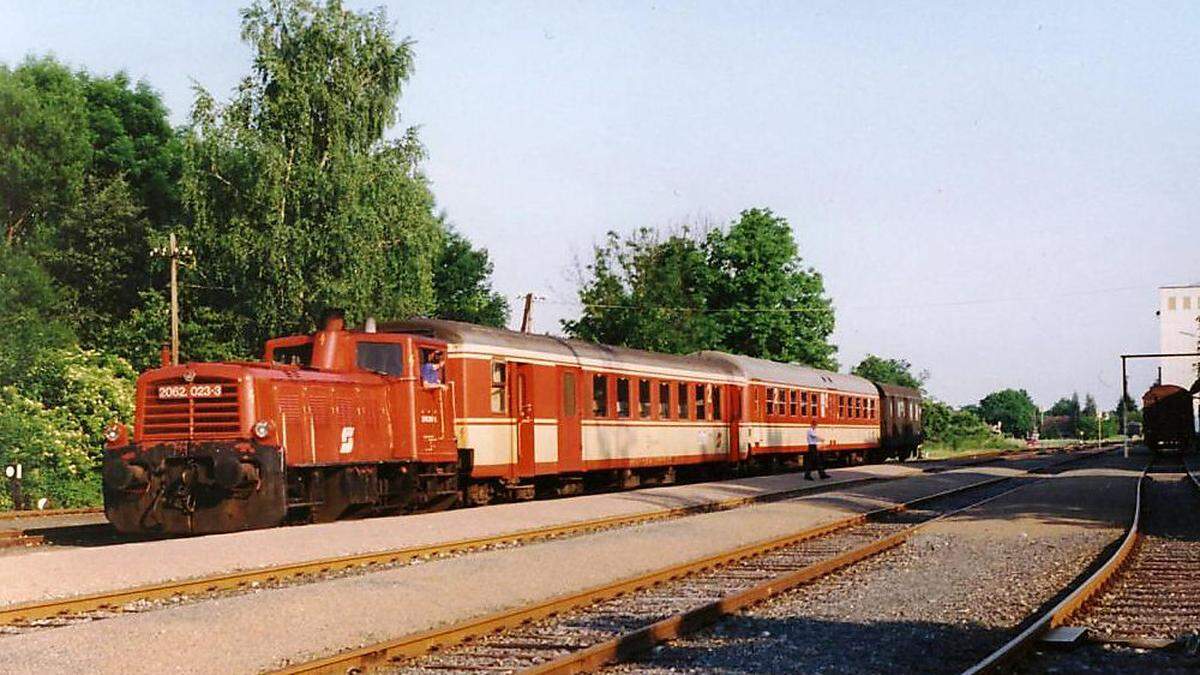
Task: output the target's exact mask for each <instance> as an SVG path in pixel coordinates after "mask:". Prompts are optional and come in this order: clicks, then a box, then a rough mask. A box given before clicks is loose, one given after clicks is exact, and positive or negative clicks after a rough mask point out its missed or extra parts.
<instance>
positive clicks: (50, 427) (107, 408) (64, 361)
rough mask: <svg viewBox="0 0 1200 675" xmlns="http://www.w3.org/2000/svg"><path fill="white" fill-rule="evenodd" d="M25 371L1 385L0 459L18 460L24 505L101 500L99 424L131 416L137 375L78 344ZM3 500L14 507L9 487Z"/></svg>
mask: <svg viewBox="0 0 1200 675" xmlns="http://www.w3.org/2000/svg"><path fill="white" fill-rule="evenodd" d="M31 361H32V362H33V363H32V366H31V367H30V369H29V372H28V376H27V377H26V378H25V379H24V380H22V381H21V382H20V383H19V384H18V385H8V386H4V387H0V464H2V465H4V466H9V465H12V464H18V463H19V464H21V466H22V469H23V472H24V478H23V481H22V485H23V488H24V491H25V498H26V502H27V503H28V504H34V503H36V501H37V500H38V499H39V498H42V497H44V498H46V499H48V500H49V503H50V506H52V507H72V506H94V505H97V504H99V503H100V477H99V472H98V471H97V469H98V468H99V463H100V457H101V452H102V448H103V447H104V429H105V427H107V426H108V425H109V424H110V423H112V422H114V421H121V422H124V423H126V424H129V423H132V421H133V397H134V381H135V374H134V372H133V368H132V367H131V366H130V365H129V363H127V362H126V361H124V360H123V359H121V358H119V357H115V356H111V355H104V354H99V353H97V352H90V351H85V350H82V349H79V348H78V347H71V348H63V349H52V350H47V351H44V352H41V353H39V354H36V355H34V356H33V357H32V358H31ZM0 492H3V495H2V496H0V505H2V506H4V507H6V508H11V506H12V503H11V498H10V495H9V494H8V491H7V490H3V491H0Z"/></svg>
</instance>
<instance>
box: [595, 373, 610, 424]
mask: <svg viewBox="0 0 1200 675" xmlns="http://www.w3.org/2000/svg"><path fill="white" fill-rule="evenodd" d="M592 415H594V416H596V417H608V377H606V376H604V375H600V374H596V375H592Z"/></svg>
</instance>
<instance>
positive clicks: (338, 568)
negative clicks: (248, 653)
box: [0, 476, 899, 626]
mask: <svg viewBox="0 0 1200 675" xmlns="http://www.w3.org/2000/svg"><path fill="white" fill-rule="evenodd" d="M890 480H899V478H894V479H893V478H883V477H872V476H868V477H864V478H857V479H851V480H844V481H838V482H835V483H826V484H820V483H818V484H815V485H805V486H804V487H801V488H797V489H794V490H787V491H781V492H773V493H767V494H761V495H752V496H747V497H735V498H731V499H726V500H722V501H718V502H713V503H709V504H701V505H695V506H684V507H676V508H667V509H659V510H655V511H649V512H644V513H639V514H633V515H623V516H611V517H604V518H595V519H591V520H584V521H578V522H574V523H567V524H564V525H553V526H548V527H539V528H531V529H528V530H522V531H516V532H507V533H504V534H499V535H496V536H489V537H480V538H475V539H463V540H457V541H452V542H445V543H440V544H433V545H429V546H415V547H405V548H396V549H388V550H384V551H377V552H371V553H363V554H355V555H347V556H338V557H333V558H322V559H317V560H311V561H305V562H300V563H293V564H284V565H276V566H271V567H264V568H259V569H254V570H247V571H241V572H232V573H228V574H218V575H210V576H203V577H196V578H192V579H183V580H179V581H172V582H168V583H162V584H151V585H146V586H138V587H134V588H127V589H120V590H115V591H109V592H103V593H94V594H88V595H79V596H72V597H66V598H57V599H53V600H47V601H40V602H28V603H20V604H13V605H7V606H3V607H0V626H3V625H15V626H30V625H33V624H35V622H45V621H48V620H54V621H62V620H69V619H70V618H72V617H80V616H84V615H86V614H87V613H92V612H102V613H113V612H120V611H122V609H123V607H124V606H126V605H129V604H130V603H136V602H142V601H156V600H169V599H173V598H179V597H186V596H193V597H194V596H205V597H207V596H211V595H215V594H219V593H222V592H236V591H238V590H240V589H245V588H251V587H253V588H261V587H263V586H272V585H282V584H294V583H306V582H310V581H318V580H320V579H321V578H323V577H326V576H331V575H337V574H345V573H348V572H349V573H353V572H356V571H357V572H363V573H365V572H371V571H377V570H382V569H387V568H389V567H393V566H399V565H403V564H407V563H410V562H412V561H414V560H425V559H430V558H437V557H443V556H450V555H461V554H464V553H468V552H471V551H477V550H486V549H493V548H498V547H507V546H515V545H523V544H529V543H533V542H537V541H545V540H548V539H556V538H564V537H572V536H580V535H584V534H590V533H594V532H600V531H604V530H610V529H616V528H623V527H633V526H636V525H642V524H646V523H651V522H655V521H661V520H671V519H676V518H683V517H687V516H693V515H698V514H702V513H712V512H717V511H727V510H731V509H736V508H742V507H745V506H751V505H754V504H765V503H770V502H775V501H784V500H788V499H794V498H796V497H800V496H810V495H816V494H821V493H823V492H828V491H832V490H840V489H844V488H847V487H853V486H856V485H863V484H867V483H877V482H886V481H890ZM10 536H13V537H16V536H17V534H14V535H10ZM35 536H37V535H35Z"/></svg>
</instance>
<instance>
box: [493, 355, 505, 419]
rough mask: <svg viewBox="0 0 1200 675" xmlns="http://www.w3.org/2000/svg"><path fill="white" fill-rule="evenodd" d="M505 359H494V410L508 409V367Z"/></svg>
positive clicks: (497, 411) (500, 411)
mask: <svg viewBox="0 0 1200 675" xmlns="http://www.w3.org/2000/svg"><path fill="white" fill-rule="evenodd" d="M506 366H507V364H506V363H505V362H503V361H492V412H494V413H502V412H504V411H506V410H508V387H507V386H506V385H507V384H508V368H507V367H506Z"/></svg>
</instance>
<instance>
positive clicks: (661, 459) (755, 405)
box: [103, 316, 921, 534]
mask: <svg viewBox="0 0 1200 675" xmlns="http://www.w3.org/2000/svg"><path fill="white" fill-rule="evenodd" d="M814 421H815V422H817V424H818V425H819V427H820V430H821V438H822V439H823V443H822V445H821V448H820V449H821V451H822V452H825V453H828V454H829V455H830V456H831V458H836V459H842V460H845V461H847V462H859V461H881V460H883V459H885V458H888V457H897V458H900V459H905V458H907V457H909V456H911V455H913V454H914V453H915V451H916V449H917V446H918V444H919V443H920V441H921V415H920V392H918V391H916V390H914V389H908V388H904V387H896V386H892V385H885V384H876V383H872V382H871V381H869V380H866V379H863V378H860V377H856V376H853V375H845V374H839V373H833V372H828V371H823V370H817V369H813V368H808V367H805V366H800V365H795V364H785V363H776V362H772V361H766V360H762V359H756V358H751V357H747V356H739V355H734V354H726V353H721V352H712V351H704V352H697V353H694V354H688V355H673V354H658V353H653V352H646V351H639V350H634V349H625V348H619V347H611V346H606V345H599V344H592V343H587V342H581V341H576V340H567V339H562V338H558V337H553V336H548V335H532V334H527V333H518V332H514V331H509V330H504V329H497V328H487V327H482V326H476V325H472V324H467V323H460V322H454V321H443V320H435V319H411V320H407V321H402V322H395V323H381V324H378V326H376V325H375V323H374V322H373V321H369V322H367V326H366V329H348V328H347V327H346V326H345V325H344V322H343V321H342V320H341V318H340V317H336V316H335V317H333V318H331V319H330V320H328V321H327V322H326V323H325V325H324V326H323V327H322V328H321V329H320V330H318V331H316V332H315V333H313V334H311V335H294V336H287V337H280V338H275V339H272V340H269V341H267V344H266V347H265V350H264V353H263V359H262V361H260V362H229V363H224V362H222V363H188V364H184V365H179V366H170V365H164V366H163V367H161V368H157V369H153V370H150V371H148V372H145V373H143V374H142V375H141V376H140V377H139V378H138V384H137V409H136V414H135V419H134V427H133V429H132V433H131V432H130V430H128V429H125V428H123V427H115V428H114V429H112V431H111V433H109V434H108V439H109V442H108V445H107V447H106V448H105V452H104V468H103V471H104V504H105V511H106V513H107V515H108V518H109V520H110V521H111V522H112V523H113V524H114V525H115V526H116V527H117V529H118V530H120V531H122V532H130V533H136V532H160V533H181V534H184V533H211V532H227V531H234V530H242V529H249V528H259V527H270V526H274V525H277V524H279V523H281V522H283V521H284V520H285V519H289V520H293V519H294V520H311V521H329V520H333V519H337V518H344V517H351V516H360V515H367V514H375V513H403V512H408V511H413V510H419V509H428V508H441V507H445V506H451V505H455V504H486V503H488V502H490V501H492V500H505V499H509V500H511V499H528V498H532V497H534V496H535V495H538V494H554V495H567V494H578V493H580V492H582V491H584V490H585V489H588V488H592V487H634V486H638V485H653V484H663V483H667V482H671V481H674V480H677V479H679V478H684V477H688V478H693V477H703V476H708V475H719V474H722V473H726V472H729V471H730V470H741V469H755V470H762V469H764V468H767V467H776V466H779V465H780V464H781V462H780V460H783V459H795V458H796V457H798V456H799V455H800V453H802V452H803V451H804V450H805V449H806V448H807V444H806V432H807V430H808V428H809V426H810V424H811V423H812V422H814Z"/></svg>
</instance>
